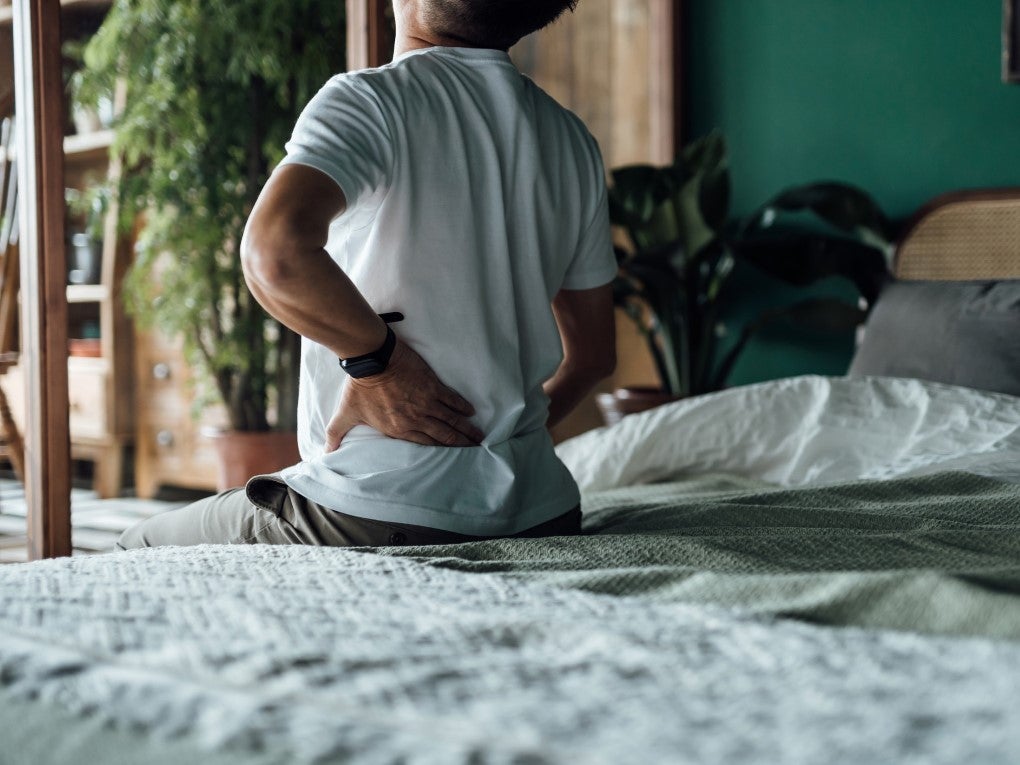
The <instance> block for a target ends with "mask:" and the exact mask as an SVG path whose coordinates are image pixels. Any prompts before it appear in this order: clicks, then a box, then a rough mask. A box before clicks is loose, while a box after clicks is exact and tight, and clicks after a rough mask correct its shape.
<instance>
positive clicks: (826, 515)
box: [0, 205, 1020, 765]
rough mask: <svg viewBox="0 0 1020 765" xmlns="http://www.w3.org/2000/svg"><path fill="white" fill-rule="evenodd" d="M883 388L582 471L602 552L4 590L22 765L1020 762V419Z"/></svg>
mask: <svg viewBox="0 0 1020 765" xmlns="http://www.w3.org/2000/svg"><path fill="white" fill-rule="evenodd" d="M1015 206H1016V207H1018V208H1020V205H1015ZM1018 215H1020V213H1018ZM902 251H904V249H903V248H901V252H902ZM1016 275H1017V272H1013V273H1008V274H1006V275H1005V276H1003V275H996V276H987V275H984V274H982V275H979V276H978V277H977V278H979V279H983V280H986V281H988V280H995V281H1002V280H1003V279H1004V278H1006V277H1014V276H1016ZM959 278H960V277H959V276H954V280H955V279H959ZM983 294H985V295H986V296H987V293H983ZM965 299H966V300H968V301H971V302H970V303H968V305H971V304H972V302H973V295H968V296H965ZM986 302H987V301H986ZM1000 302H1001V301H1000ZM880 305H881V300H880ZM996 305H998V303H996ZM1005 305H1006V308H1007V309H1008V308H1009V303H1008V301H1007V302H1006V304H1005ZM1016 305H1017V306H1020V303H1017V304H1016ZM999 307H1000V308H1001V306H999ZM1012 310H1014V313H1013V314H1012V316H1013V319H1014V320H1016V315H1017V314H1016V313H1015V310H1016V306H1014V308H1013V309H1012ZM1008 315H1009V314H1008V310H1007V316H1008ZM876 316H878V313H877V310H876ZM881 326H882V325H881V323H879V324H877V325H875V326H869V329H868V332H871V333H880V332H881ZM876 327H878V329H876ZM1007 334H1008V333H1007ZM855 364H857V362H856V361H855ZM862 364H863V366H865V367H867V363H864V362H862ZM1006 371H1007V372H1008V365H1007V368H1006ZM858 372H859V373H855V374H853V375H851V376H848V377H844V378H822V377H810V376H809V377H800V378H793V379H788V380H781V381H774V382H769V383H762V384H759V385H754V386H747V387H743V388H735V389H732V390H727V391H723V392H720V393H716V394H711V395H708V396H702V397H698V398H693V399H689V400H686V401H680V402H677V403H675V404H671V405H669V406H667V407H662V408H659V409H657V410H653V411H650V412H647V413H644V414H640V415H633V416H631V417H628V418H625V419H624V420H623V422H621V423H619V424H618V425H616V426H613V427H611V428H607V429H602V430H599V431H593V432H591V433H588V434H585V435H583V436H580V437H578V438H576V439H572V440H571V441H568V442H566V443H565V444H562V445H561V446H560V447H559V453H560V455H561V457H562V458H563V460H564V461H565V462H566V464H567V465H568V467H570V469H571V470H572V471H573V473H574V475H575V476H576V477H577V479H578V482H579V483H580V485H581V487H582V490H583V495H584V503H583V509H584V513H585V519H584V528H585V532H586V533H585V535H584V536H582V537H581V538H576V539H564V538H549V539H538V540H523V539H517V540H496V541H486V542H477V543H471V544H463V545H449V546H441V547H435V548H407V547H401V548H382V549H377V550H367V549H346V550H321V549H312V548H290V547H268V546H254V547H243V546H236V547H235V546H203V547H198V548H188V549H185V548H164V549H151V550H138V551H132V552H129V553H123V554H117V555H109V556H92V557H79V558H71V559H61V560H51V561H41V562H36V563H31V564H22V565H16V566H8V567H5V568H3V569H0V730H2V731H3V733H2V737H0V761H2V762H12V763H13V762H18V763H21V762H31V763H71V762H75V763H77V762H102V763H116V762H146V763H163V762H181V761H186V760H188V759H190V760H192V761H196V762H202V763H213V765H218V764H219V763H234V762H238V763H239V762H242V761H243V762H246V763H263V762H265V763H316V762H357V763H361V762H364V763H390V762H394V763H397V762H408V763H410V762H415V763H417V762H421V763H433V762H434V763H461V762H463V763H490V762H491V763H536V764H537V763H559V762H566V763H622V762H641V763H644V762H649V763H688V762H689V763H733V762H756V763H758V762H760V763H777V762H783V763H799V762H803V763H817V762H819V761H826V762H830V763H860V762H919V763H920V762H923V763H934V764H936V765H938V764H939V763H959V762H962V761H971V762H980V763H989V764H994V763H1011V762H1015V761H1016V752H1017V751H1020V705H1018V704H1017V699H1018V698H1020V397H1018V396H1017V395H1012V394H1010V393H1004V392H1001V391H996V390H986V389H981V387H982V385H981V384H982V382H983V381H982V380H977V381H976V382H974V381H971V382H972V384H961V383H959V382H954V383H947V382H938V381H931V380H919V379H911V378H909V377H892V376H882V375H874V374H865V373H864V372H862V371H861V370H860V369H858ZM994 374H995V375H1001V374H1003V370H1002V369H1001V368H998V369H997V370H996V371H994ZM935 376H937V375H935ZM993 376H994V375H993ZM985 387H988V386H987V385H986V386H985Z"/></svg>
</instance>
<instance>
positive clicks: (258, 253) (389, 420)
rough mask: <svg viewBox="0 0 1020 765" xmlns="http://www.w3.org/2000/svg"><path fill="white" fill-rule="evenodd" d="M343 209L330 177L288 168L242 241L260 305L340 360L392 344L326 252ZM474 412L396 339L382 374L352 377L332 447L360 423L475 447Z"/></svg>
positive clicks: (269, 188)
mask: <svg viewBox="0 0 1020 765" xmlns="http://www.w3.org/2000/svg"><path fill="white" fill-rule="evenodd" d="M346 208H347V200H346V199H345V198H344V194H343V192H342V191H341V190H340V187H339V186H337V185H336V183H334V182H333V180H332V179H330V178H329V177H328V176H326V175H325V174H324V173H322V172H320V171H318V170H316V169H314V168H311V167H307V166H304V165H285V166H283V167H281V168H280V169H279V170H277V171H276V172H275V173H273V175H272V177H271V178H270V179H269V182H268V183H267V184H266V187H265V188H264V189H263V190H262V194H261V195H260V196H259V199H258V201H257V202H256V204H255V208H254V209H253V210H252V213H251V216H250V217H249V219H248V224H247V226H246V228H245V232H244V238H243V240H242V242H241V262H242V267H243V269H244V275H245V279H246V280H247V283H248V288H249V289H250V290H251V292H252V294H253V295H254V296H255V298H256V299H257V300H258V301H259V303H261V304H262V306H263V307H264V308H265V309H266V310H267V311H268V312H269V313H270V314H272V315H273V316H274V317H276V318H277V319H279V320H280V321H281V322H282V323H283V324H285V325H286V326H288V327H290V328H291V329H293V330H294V331H295V332H297V333H298V334H300V335H303V336H304V337H307V338H310V339H311V340H314V341H315V342H317V343H320V344H321V345H324V346H325V347H327V348H329V349H330V350H331V351H332V352H333V353H334V354H336V355H337V356H338V357H341V358H349V357H352V356H360V355H363V354H366V353H371V352H373V351H375V350H376V349H378V348H379V347H380V346H382V344H383V342H384V341H385V339H386V325H385V323H384V322H383V321H382V319H380V318H379V316H378V315H377V314H376V312H375V311H374V310H373V309H372V307H371V306H370V305H369V304H368V302H367V301H366V300H365V298H364V297H363V296H362V295H361V293H360V292H359V291H358V289H357V287H355V285H354V283H353V282H351V280H350V279H349V278H348V277H347V275H346V274H345V273H344V272H343V270H342V269H341V268H340V267H339V266H338V265H337V264H336V263H335V262H334V261H333V259H332V258H331V257H330V256H329V253H327V252H326V250H325V245H326V239H327V236H328V234H329V225H330V223H331V222H332V221H333V219H334V218H336V217H337V216H338V215H340V214H342V213H343V212H344V211H345V210H346ZM473 414H474V409H473V407H472V406H471V404H469V403H468V402H467V401H465V400H464V399H463V398H462V397H461V396H459V395H458V394H457V393H456V392H455V391H453V390H451V389H450V388H447V387H446V386H445V385H443V384H442V383H441V382H440V381H439V379H438V378H437V377H436V375H435V373H434V372H433V371H432V369H431V368H430V367H429V366H428V365H427V364H426V363H425V361H424V360H423V359H422V358H421V357H420V356H418V354H416V353H415V352H414V351H413V350H411V348H409V347H408V346H406V345H405V344H403V343H401V342H399V341H398V342H397V346H396V348H395V349H394V351H393V355H392V356H391V358H390V363H389V366H388V367H387V368H386V370H385V371H384V372H382V373H380V374H378V375H373V376H372V377H366V378H361V379H354V378H352V379H351V380H350V383H349V384H348V385H347V387H346V390H345V394H344V400H343V401H342V402H341V405H340V408H339V410H338V412H337V414H336V416H334V418H333V421H332V422H331V423H330V427H329V429H328V433H327V444H326V448H327V450H328V451H332V450H333V449H336V448H337V447H338V446H339V445H340V441H341V440H342V439H343V437H344V435H346V433H347V431H348V430H350V428H351V427H353V426H354V425H357V424H360V423H365V424H368V425H371V426H372V427H374V428H376V429H377V430H379V431H380V432H382V433H384V434H386V435H388V436H392V437H395V438H402V439H405V440H408V441H414V442H416V443H422V444H429V445H438V444H441V445H447V446H471V445H474V444H476V443H478V441H480V440H481V439H482V437H483V434H482V433H481V432H480V431H479V430H478V429H477V428H476V427H475V426H474V425H472V424H471V422H470V421H469V420H468V419H467V418H468V417H470V416H471V415H473Z"/></svg>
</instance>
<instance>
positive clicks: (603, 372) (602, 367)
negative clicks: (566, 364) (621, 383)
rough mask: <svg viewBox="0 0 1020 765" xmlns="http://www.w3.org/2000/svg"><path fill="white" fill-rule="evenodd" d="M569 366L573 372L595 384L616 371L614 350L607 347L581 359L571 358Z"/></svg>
mask: <svg viewBox="0 0 1020 765" xmlns="http://www.w3.org/2000/svg"><path fill="white" fill-rule="evenodd" d="M572 361H573V363H572V364H570V366H572V367H573V370H574V374H576V375H577V376H579V377H583V378H584V379H585V381H586V382H588V383H589V384H591V385H595V384H596V383H598V382H601V381H602V380H605V379H606V378H607V377H609V376H610V375H611V374H613V372H615V371H616V350H615V349H609V350H607V351H606V352H605V353H599V354H598V355H593V356H588V357H586V358H583V359H577V358H575V359H573V360H572Z"/></svg>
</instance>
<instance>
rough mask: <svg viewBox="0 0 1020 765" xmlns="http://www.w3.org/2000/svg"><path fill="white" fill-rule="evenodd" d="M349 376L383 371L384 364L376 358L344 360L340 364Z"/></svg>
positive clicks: (374, 373)
mask: <svg viewBox="0 0 1020 765" xmlns="http://www.w3.org/2000/svg"><path fill="white" fill-rule="evenodd" d="M340 366H341V367H342V368H343V370H344V371H345V372H346V373H347V374H349V375H350V376H351V377H371V376H372V375H377V374H379V373H380V372H383V371H385V369H386V365H385V364H382V363H380V362H379V361H378V360H376V359H357V360H352V361H349V362H347V361H345V362H343V363H342V364H341V365H340Z"/></svg>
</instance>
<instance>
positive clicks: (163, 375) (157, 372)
mask: <svg viewBox="0 0 1020 765" xmlns="http://www.w3.org/2000/svg"><path fill="white" fill-rule="evenodd" d="M152 376H153V377H155V378H156V379H157V380H169V379H170V365H169V364H164V363H163V362H160V363H159V364H155V365H154V366H153V367H152Z"/></svg>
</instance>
